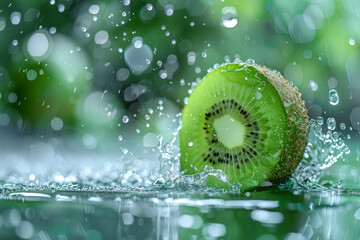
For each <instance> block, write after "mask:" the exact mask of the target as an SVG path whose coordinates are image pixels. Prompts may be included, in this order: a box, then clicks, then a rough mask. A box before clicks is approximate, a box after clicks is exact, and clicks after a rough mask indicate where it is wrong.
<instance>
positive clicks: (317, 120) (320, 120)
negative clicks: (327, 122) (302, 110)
mask: <svg viewBox="0 0 360 240" xmlns="http://www.w3.org/2000/svg"><path fill="white" fill-rule="evenodd" d="M323 124H324V118H323V117H317V118H316V125H318V126H322V125H323Z"/></svg>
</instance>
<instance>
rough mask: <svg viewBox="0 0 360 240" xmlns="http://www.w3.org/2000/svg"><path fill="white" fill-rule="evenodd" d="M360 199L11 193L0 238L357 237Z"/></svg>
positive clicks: (328, 194) (1, 216)
mask: <svg viewBox="0 0 360 240" xmlns="http://www.w3.org/2000/svg"><path fill="white" fill-rule="evenodd" d="M359 194H360V193H358V192H352V193H351V192H339V191H322V192H295V193H290V192H268V191H263V192H252V193H250V194H249V193H247V194H240V193H239V194H224V193H199V192H197V193H184V192H177V193H176V192H161V193H160V192H147V193H145V192H133V193H129V192H128V193H123V192H98V193H94V192H71V191H69V192H57V191H37V192H13V193H10V194H2V195H1V199H2V200H1V204H0V230H1V231H0V238H1V239H15V238H19V239H30V238H34V239H77V238H82V239H342V238H344V236H345V239H356V238H357V237H358V236H359V234H360V230H359V229H360V228H359V227H360V222H359V220H360V201H359V198H358V195H359ZM10 199H11V200H12V201H8V200H10ZM249 229H251V231H249Z"/></svg>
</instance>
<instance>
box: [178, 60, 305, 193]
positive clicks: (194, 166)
mask: <svg viewBox="0 0 360 240" xmlns="http://www.w3.org/2000/svg"><path fill="white" fill-rule="evenodd" d="M307 123H308V115H307V110H306V108H305V106H304V103H303V102H302V100H301V98H300V93H298V92H297V91H296V90H295V89H294V87H293V86H292V84H290V83H289V82H288V81H287V80H286V79H285V78H284V77H282V76H281V75H280V74H279V73H277V72H275V71H272V70H270V69H269V68H266V67H262V66H259V65H256V64H249V63H231V64H225V65H222V66H221V67H219V68H217V69H216V70H213V71H211V72H210V73H208V74H207V75H206V76H205V77H204V78H203V79H202V81H201V82H200V83H199V84H198V85H197V86H196V88H195V89H194V91H193V93H192V94H191V95H190V97H189V101H188V104H187V106H185V108H184V110H183V112H182V128H181V130H180V153H181V158H180V159H181V160H180V166H181V170H182V171H184V172H185V173H186V174H195V173H199V172H202V171H203V170H204V167H205V166H206V165H211V166H212V167H213V168H214V169H221V170H222V171H223V172H224V173H225V174H226V175H227V176H228V178H229V180H230V181H232V182H233V183H236V184H237V185H238V186H239V187H240V189H242V190H248V189H252V188H255V187H257V186H260V185H261V184H262V183H263V182H264V181H265V180H268V181H278V180H281V179H283V178H284V177H286V176H288V175H289V174H291V173H292V172H293V171H294V169H295V168H296V166H297V165H298V164H299V162H300V160H301V158H302V155H303V153H304V149H305V146H306V143H307V134H308V131H307ZM207 183H208V185H210V186H223V184H222V183H221V181H220V180H214V178H208V181H207Z"/></svg>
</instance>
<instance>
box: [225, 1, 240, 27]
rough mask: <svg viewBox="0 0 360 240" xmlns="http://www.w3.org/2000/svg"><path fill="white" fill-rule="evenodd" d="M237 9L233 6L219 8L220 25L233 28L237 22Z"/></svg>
mask: <svg viewBox="0 0 360 240" xmlns="http://www.w3.org/2000/svg"><path fill="white" fill-rule="evenodd" d="M238 22H239V20H238V19H237V10H236V8H235V7H233V6H228V7H224V8H223V9H222V10H221V25H222V26H224V27H226V28H234V27H235V26H236V25H237V24H238Z"/></svg>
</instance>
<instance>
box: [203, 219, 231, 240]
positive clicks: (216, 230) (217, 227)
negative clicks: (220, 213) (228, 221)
mask: <svg viewBox="0 0 360 240" xmlns="http://www.w3.org/2000/svg"><path fill="white" fill-rule="evenodd" d="M225 234H226V226H225V225H224V224H221V223H210V224H207V225H206V226H204V228H203V235H204V237H205V239H216V238H219V237H222V236H225Z"/></svg>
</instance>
